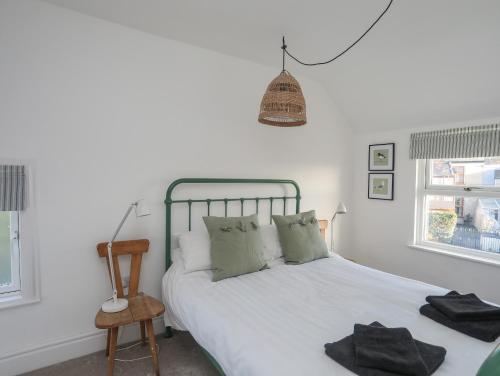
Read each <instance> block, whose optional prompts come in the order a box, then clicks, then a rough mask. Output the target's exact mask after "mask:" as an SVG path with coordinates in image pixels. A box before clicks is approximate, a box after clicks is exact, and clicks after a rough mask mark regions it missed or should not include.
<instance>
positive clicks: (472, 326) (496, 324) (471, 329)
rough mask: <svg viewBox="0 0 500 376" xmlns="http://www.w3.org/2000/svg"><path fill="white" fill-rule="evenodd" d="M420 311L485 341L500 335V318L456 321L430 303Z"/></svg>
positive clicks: (445, 324)
mask: <svg viewBox="0 0 500 376" xmlns="http://www.w3.org/2000/svg"><path fill="white" fill-rule="evenodd" d="M420 313H421V314H422V315H424V316H427V317H428V318H430V319H432V320H434V321H436V322H438V323H440V324H443V325H444V326H447V327H448V328H450V329H455V330H457V331H459V332H461V333H464V334H467V335H468V336H471V337H474V338H477V339H480V340H481V341H485V342H493V341H495V340H496V339H497V338H498V336H500V320H482V321H454V320H452V319H450V318H449V317H448V316H446V315H445V314H444V313H442V312H441V311H439V310H437V309H436V308H434V307H433V306H431V305H430V304H425V305H423V306H422V307H420Z"/></svg>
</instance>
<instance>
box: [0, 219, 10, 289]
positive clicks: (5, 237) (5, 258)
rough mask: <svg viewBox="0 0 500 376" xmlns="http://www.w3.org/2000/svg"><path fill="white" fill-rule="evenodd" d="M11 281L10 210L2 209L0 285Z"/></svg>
mask: <svg viewBox="0 0 500 376" xmlns="http://www.w3.org/2000/svg"><path fill="white" fill-rule="evenodd" d="M11 283H12V272H11V250H10V212H4V211H0V286H2V285H10V284H11Z"/></svg>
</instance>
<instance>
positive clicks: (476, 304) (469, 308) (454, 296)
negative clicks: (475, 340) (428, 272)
mask: <svg viewBox="0 0 500 376" xmlns="http://www.w3.org/2000/svg"><path fill="white" fill-rule="evenodd" d="M425 300H427V302H428V303H430V304H431V305H432V306H433V307H434V308H436V309H437V310H439V311H441V312H442V313H443V314H445V315H446V316H448V317H449V318H450V319H452V320H454V321H462V320H464V321H480V320H500V307H495V306H493V305H491V304H488V303H485V302H483V301H482V300H481V299H479V298H478V297H477V296H476V295H475V294H465V295H460V294H459V293H458V292H456V291H450V292H449V293H448V294H446V295H444V296H433V295H431V296H428V297H427V298H425Z"/></svg>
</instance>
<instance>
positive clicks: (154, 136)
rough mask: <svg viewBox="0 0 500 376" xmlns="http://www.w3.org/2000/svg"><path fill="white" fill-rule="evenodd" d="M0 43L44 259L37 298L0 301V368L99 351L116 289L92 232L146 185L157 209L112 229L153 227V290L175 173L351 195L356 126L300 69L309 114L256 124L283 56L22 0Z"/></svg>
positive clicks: (0, 67) (4, 107) (319, 196)
mask: <svg viewBox="0 0 500 376" xmlns="http://www.w3.org/2000/svg"><path fill="white" fill-rule="evenodd" d="M0 51H1V53H0V86H1V90H0V158H20V159H31V160H33V161H34V162H35V164H36V171H35V183H36V192H35V199H36V206H37V211H38V233H39V234H38V235H39V236H38V237H39V244H38V245H39V247H38V248H39V254H40V258H41V264H40V271H41V302H40V303H38V304H33V305H29V306H22V307H18V308H12V309H5V310H0V333H1V337H2V340H1V341H0V374H2V375H6V374H10V373H15V372H21V371H26V370H28V369H31V368H36V367H41V366H43V365H46V364H49V363H51V362H55V361H61V360H63V359H66V358H70V357H73V356H78V355H81V354H83V353H85V352H92V351H96V350H98V349H99V348H102V346H103V344H104V339H103V337H102V336H101V335H100V334H99V333H101V332H99V331H97V330H96V329H95V328H94V315H95V313H96V310H97V309H98V308H99V306H100V304H101V303H102V301H103V300H104V299H105V298H107V296H108V295H109V291H108V282H107V275H106V270H105V266H104V262H103V260H101V259H99V258H98V257H97V253H96V251H95V244H96V243H97V242H99V241H104V240H106V239H108V237H109V236H110V234H111V232H112V231H113V229H114V226H116V224H117V221H119V219H120V217H121V215H122V214H123V212H124V210H125V209H126V206H127V205H128V204H129V203H130V202H131V201H132V200H134V199H136V198H139V197H145V198H146V200H147V201H148V203H149V204H150V205H151V207H152V215H151V216H150V217H147V218H145V219H143V220H141V221H136V220H134V219H131V220H130V221H129V222H128V223H127V225H126V228H125V229H124V231H123V234H122V235H121V237H122V239H123V238H134V237H147V238H149V239H150V240H151V248H150V251H149V253H148V254H147V255H146V256H145V259H144V262H143V266H142V272H143V274H142V281H141V284H142V289H143V290H144V291H145V292H147V293H149V294H152V295H153V296H156V297H160V280H161V277H162V275H163V273H164V251H163V249H164V248H163V247H164V244H163V243H164V206H163V198H164V191H165V189H166V187H167V186H168V184H169V183H170V182H171V181H172V180H173V179H175V178H178V177H186V176H191V177H198V176H212V177H267V178H269V177H270V178H278V177H279V178H291V179H295V180H297V181H298V182H299V184H300V185H301V188H302V190H303V192H302V193H303V205H302V208H304V209H307V208H315V209H317V210H318V212H319V216H320V217H328V216H329V215H330V214H331V212H332V210H333V208H334V207H335V206H336V204H337V202H338V201H339V200H341V199H342V200H344V201H346V202H347V204H349V196H348V195H349V185H350V184H349V183H350V173H349V172H348V171H346V169H345V168H344V166H343V164H344V162H345V161H347V160H348V158H347V157H346V156H347V155H349V154H348V153H349V145H350V131H349V129H348V127H346V122H345V120H344V119H343V117H342V115H341V114H340V113H339V111H338V110H337V109H336V107H335V105H334V104H333V103H332V102H331V101H330V100H329V97H328V96H327V95H326V94H325V92H324V90H323V88H322V87H321V86H319V85H317V84H316V83H314V82H312V81H310V80H307V79H304V78H300V77H299V80H300V82H301V84H302V87H303V90H304V92H305V95H306V98H307V105H308V116H309V123H308V125H307V126H305V127H299V128H295V129H281V128H273V127H268V126H262V125H260V124H258V123H257V121H256V118H257V113H258V106H259V104H260V99H261V96H262V94H263V92H264V90H265V87H266V85H267V84H268V82H269V81H270V80H271V79H272V78H273V77H274V76H276V75H277V74H278V73H279V68H280V67H279V61H277V62H276V63H277V64H276V67H264V66H260V65H256V64H254V63H250V62H246V61H244V60H239V59H236V58H232V57H229V56H225V55H221V54H217V53H214V52H210V51H207V50H203V49H199V48H194V47H191V46H188V45H185V44H181V43H178V42H175V41H171V40H166V39H162V38H159V37H155V36H152V35H149V34H145V33H141V32H138V31H134V30H132V29H127V28H124V27H121V26H118V25H115V24H111V23H107V22H104V21H101V20H98V19H93V18H90V17H86V16H83V15H80V14H78V13H73V12H71V11H68V10H64V9H62V8H58V7H55V6H52V5H49V4H46V3H40V2H37V1H30V0H24V1H15V0H4V1H2V2H0ZM339 224H340V225H342V224H347V221H339ZM338 240H339V241H338V242H337V244H338V246H339V247H340V248H348V245H347V237H344V238H340V239H338ZM342 241H344V242H342ZM159 326H161V323H159Z"/></svg>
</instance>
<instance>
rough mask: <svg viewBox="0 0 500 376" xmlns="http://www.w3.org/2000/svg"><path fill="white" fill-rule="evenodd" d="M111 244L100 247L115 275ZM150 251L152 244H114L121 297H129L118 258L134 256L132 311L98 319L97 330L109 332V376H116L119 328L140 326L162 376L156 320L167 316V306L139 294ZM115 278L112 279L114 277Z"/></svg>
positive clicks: (106, 314) (100, 245)
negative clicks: (141, 274)
mask: <svg viewBox="0 0 500 376" xmlns="http://www.w3.org/2000/svg"><path fill="white" fill-rule="evenodd" d="M107 245H108V243H99V244H98V245H97V252H98V253H99V256H100V257H105V258H106V261H107V263H108V270H109V271H110V272H111V265H109V262H108V259H107V256H108V249H107ZM148 249H149V240H147V239H141V240H128V241H119V242H113V248H112V258H113V265H112V267H113V270H114V272H115V279H116V290H117V292H118V297H119V298H123V297H125V296H124V294H123V284H122V278H121V273H120V265H119V263H118V256H124V255H130V256H131V261H130V281H129V287H128V296H126V298H128V308H127V309H125V310H123V311H121V312H116V313H105V312H103V311H102V310H99V312H97V315H96V317H95V326H96V327H97V328H99V329H107V330H108V335H107V341H106V356H107V357H108V372H107V375H108V376H111V375H113V369H114V363H115V353H116V342H117V337H118V328H119V327H120V326H123V325H128V324H132V323H135V322H139V324H140V328H141V341H142V343H143V344H145V343H146V331H147V334H148V338H149V347H150V350H151V356H152V359H153V367H154V372H155V375H160V370H159V366H158V354H157V352H156V340H155V335H154V331H153V318H154V317H157V316H160V315H161V314H162V313H163V312H165V306H164V305H163V304H162V303H161V302H159V301H158V300H156V299H154V298H152V297H150V296H148V295H146V294H144V293H140V292H138V290H139V276H140V273H141V261H142V254H143V253H145V252H147V251H148ZM110 277H111V276H110Z"/></svg>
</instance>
